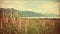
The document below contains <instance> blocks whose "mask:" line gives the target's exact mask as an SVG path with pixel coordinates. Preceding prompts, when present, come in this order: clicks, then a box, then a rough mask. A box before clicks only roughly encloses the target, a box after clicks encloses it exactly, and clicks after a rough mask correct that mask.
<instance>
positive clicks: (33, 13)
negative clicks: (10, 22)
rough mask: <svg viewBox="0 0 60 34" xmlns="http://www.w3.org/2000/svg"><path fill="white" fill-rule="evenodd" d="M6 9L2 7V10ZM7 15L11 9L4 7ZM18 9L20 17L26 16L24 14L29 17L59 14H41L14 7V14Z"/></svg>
mask: <svg viewBox="0 0 60 34" xmlns="http://www.w3.org/2000/svg"><path fill="white" fill-rule="evenodd" d="M2 9H4V8H0V11H1V10H2ZM3 11H4V13H5V15H8V16H9V12H10V9H9V8H8V9H4V10H3ZM16 11H18V15H19V17H24V16H27V17H57V15H54V14H40V13H35V12H33V11H20V10H16V9H13V8H12V14H13V16H15V15H16Z"/></svg>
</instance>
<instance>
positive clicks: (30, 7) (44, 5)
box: [0, 0, 59, 15]
mask: <svg viewBox="0 0 60 34" xmlns="http://www.w3.org/2000/svg"><path fill="white" fill-rule="evenodd" d="M0 8H14V9H17V10H21V11H34V12H37V13H42V14H56V15H59V2H57V1H56V0H0Z"/></svg>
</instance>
